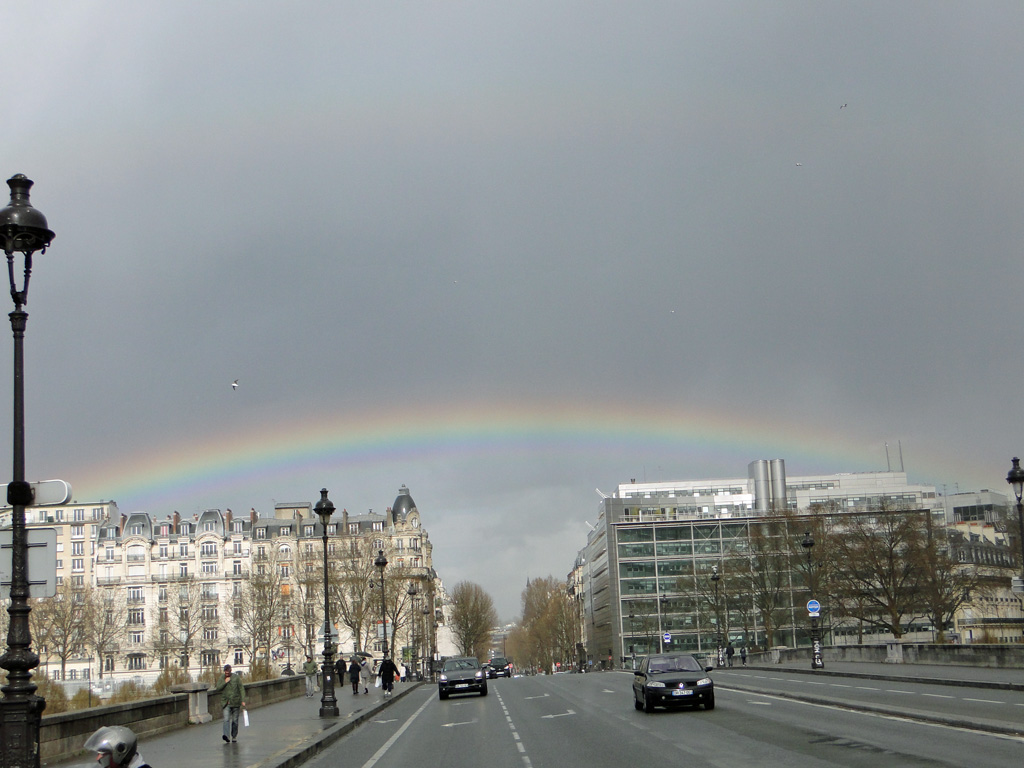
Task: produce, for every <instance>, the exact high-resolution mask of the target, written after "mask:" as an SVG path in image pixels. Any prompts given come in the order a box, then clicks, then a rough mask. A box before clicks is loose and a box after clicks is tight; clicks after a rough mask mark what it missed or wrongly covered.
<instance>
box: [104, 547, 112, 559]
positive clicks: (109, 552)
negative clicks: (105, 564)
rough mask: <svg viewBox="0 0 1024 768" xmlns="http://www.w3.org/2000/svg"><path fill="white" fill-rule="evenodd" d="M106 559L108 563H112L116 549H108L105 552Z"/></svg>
mask: <svg viewBox="0 0 1024 768" xmlns="http://www.w3.org/2000/svg"><path fill="white" fill-rule="evenodd" d="M104 558H105V559H106V560H107V561H110V560H113V559H114V548H113V547H107V548H106V550H105V551H104Z"/></svg>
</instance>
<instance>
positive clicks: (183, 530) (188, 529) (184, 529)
mask: <svg viewBox="0 0 1024 768" xmlns="http://www.w3.org/2000/svg"><path fill="white" fill-rule="evenodd" d="M191 532H192V526H190V525H189V524H188V523H182V524H181V530H180V531H179V533H180V534H181V535H182V536H188V535H189V534H190V533H191Z"/></svg>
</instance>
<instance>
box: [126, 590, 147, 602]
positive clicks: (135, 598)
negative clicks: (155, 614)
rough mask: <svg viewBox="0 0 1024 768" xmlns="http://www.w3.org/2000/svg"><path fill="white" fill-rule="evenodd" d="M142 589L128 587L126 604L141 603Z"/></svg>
mask: <svg viewBox="0 0 1024 768" xmlns="http://www.w3.org/2000/svg"><path fill="white" fill-rule="evenodd" d="M143 597H144V595H143V593H142V587H128V602H129V603H141V602H142V600H143Z"/></svg>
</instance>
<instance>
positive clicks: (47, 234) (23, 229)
mask: <svg viewBox="0 0 1024 768" xmlns="http://www.w3.org/2000/svg"><path fill="white" fill-rule="evenodd" d="M7 185H8V186H9V187H10V188H11V202H10V204H9V205H8V206H7V207H6V208H4V209H3V210H2V211H0V242H2V243H3V246H4V253H6V254H7V272H8V275H9V276H10V281H11V298H12V299H13V300H14V311H13V312H11V314H10V318H11V329H12V330H13V332H14V421H13V429H14V451H13V457H14V473H13V475H14V476H13V479H12V480H11V482H10V483H9V484H8V486H7V503H8V504H10V505H11V516H12V525H11V595H10V596H11V604H10V606H9V607H8V608H7V613H8V614H9V615H10V626H9V627H8V629H7V652H6V653H5V654H4V655H3V656H2V657H0V667H3V668H4V669H6V670H7V685H5V686H3V688H2V690H3V694H4V696H3V699H2V700H0V713H2V717H0V721H2V723H0V724H2V728H0V758H2V760H0V763H2V764H3V765H4V766H6V767H9V768H39V721H40V717H41V716H42V712H43V709H45V707H46V701H45V700H44V699H43V698H42V697H41V696H36V695H35V693H36V685H35V683H33V682H32V669H33V668H34V667H37V666H39V656H38V655H37V654H35V653H33V651H32V633H31V632H30V630H29V623H28V615H29V613H30V612H31V610H32V609H31V608H30V607H29V604H28V598H29V586H28V584H29V578H28V533H27V531H26V529H25V507H27V506H30V505H31V504H32V500H33V492H32V486H31V485H29V484H28V483H26V482H25V358H24V340H25V326H26V324H27V323H28V313H27V312H25V310H24V309H22V307H24V306H25V304H26V303H28V280H29V277H30V276H31V274H32V254H34V253H35V252H36V251H39V252H40V253H45V252H46V248H47V246H48V245H49V244H50V242H51V241H52V240H53V238H54V234H53V232H51V231H50V230H49V229H48V228H47V226H46V217H45V216H43V214H42V213H40V212H39V211H37V210H36V209H35V208H33V207H32V204H31V203H30V202H29V199H28V193H29V190H30V189H31V188H32V181H31V180H30V179H28V178H26V177H25V176H24V175H22V174H20V173H19V174H17V175H16V176H13V177H11V178H10V179H8V180H7ZM16 253H20V254H21V255H22V258H23V259H24V264H25V271H24V283H23V284H22V288H21V290H18V287H17V283H16V282H15V266H14V254H16Z"/></svg>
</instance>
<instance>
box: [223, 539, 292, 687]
mask: <svg viewBox="0 0 1024 768" xmlns="http://www.w3.org/2000/svg"><path fill="white" fill-rule="evenodd" d="M282 586H284V579H283V577H282V575H281V568H280V563H279V562H278V556H277V549H276V548H275V547H273V546H271V545H266V546H262V545H261V546H260V547H259V548H258V549H257V551H256V555H255V557H254V558H253V570H252V572H251V573H250V575H249V580H248V581H246V582H245V584H243V586H242V593H241V595H240V597H239V599H238V607H239V612H238V614H239V616H238V619H237V620H236V621H235V626H236V627H237V628H238V629H239V630H241V632H242V634H244V635H245V636H246V637H248V639H249V657H250V669H252V670H253V671H254V672H257V671H258V672H259V673H261V674H263V675H266V674H269V671H270V654H271V650H272V646H273V644H274V635H275V630H276V629H277V627H278V625H279V624H280V622H281V617H282V614H283V608H284V604H285V594H284V593H285V591H286V590H284V589H282Z"/></svg>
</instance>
